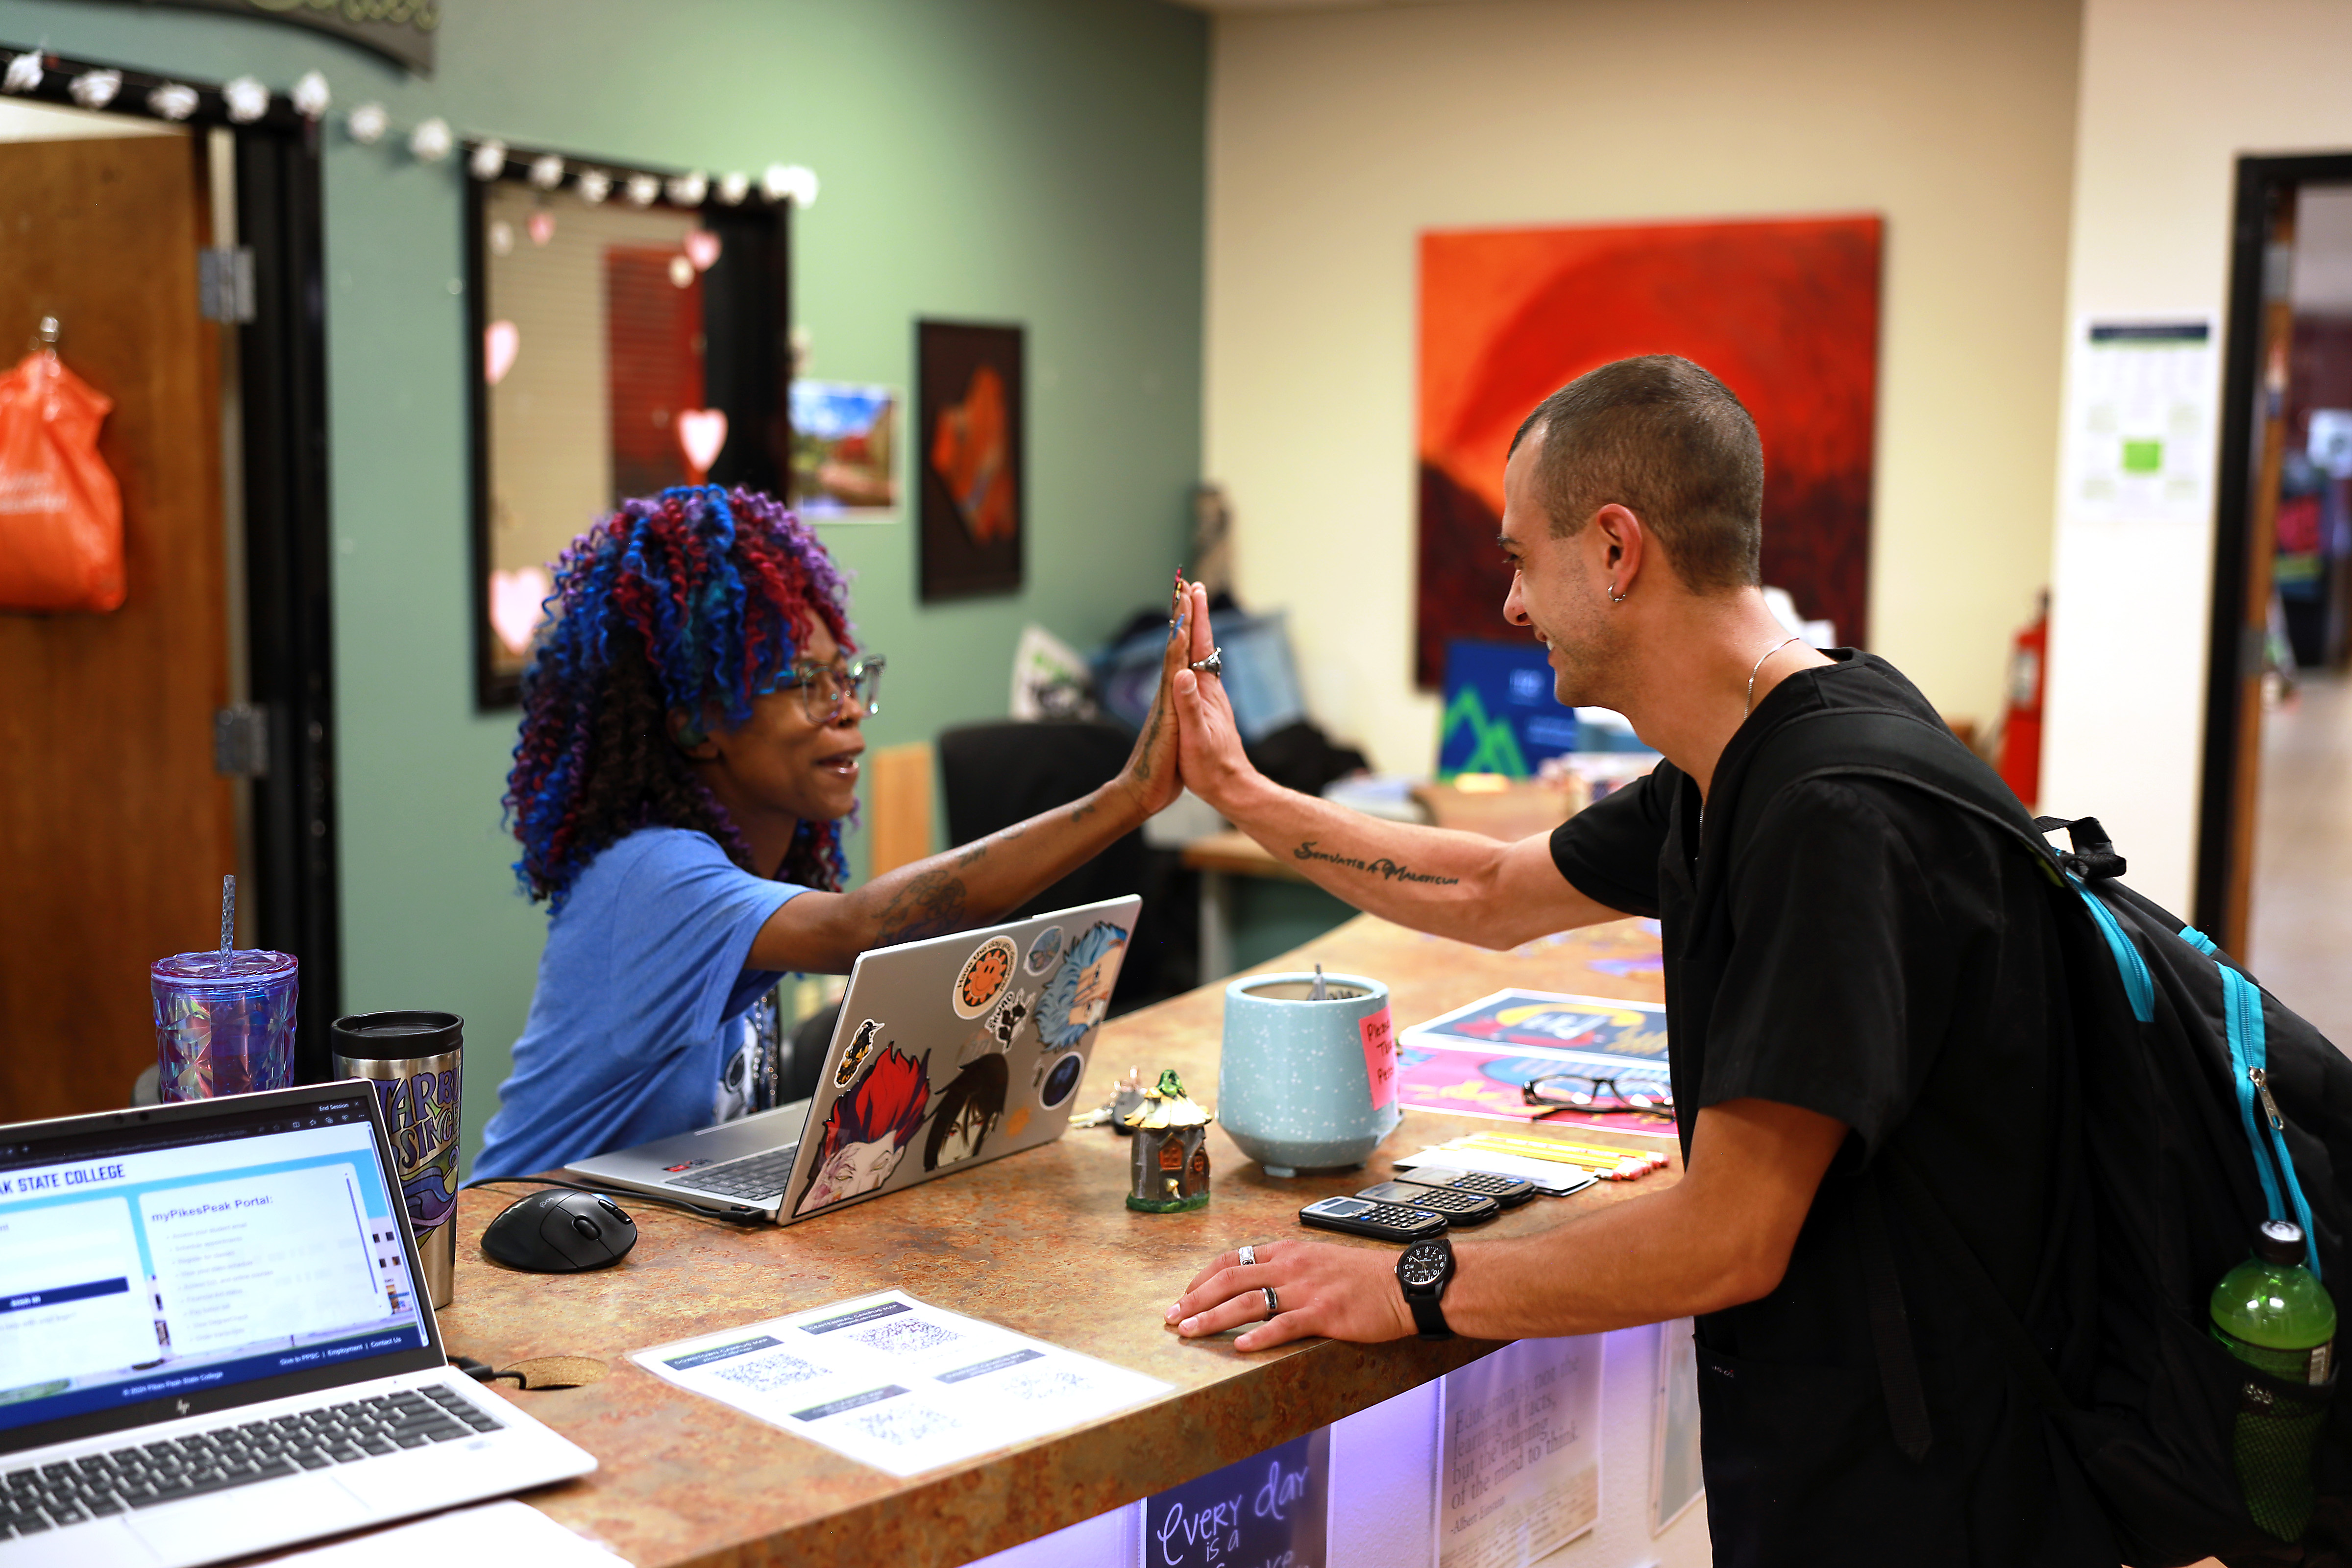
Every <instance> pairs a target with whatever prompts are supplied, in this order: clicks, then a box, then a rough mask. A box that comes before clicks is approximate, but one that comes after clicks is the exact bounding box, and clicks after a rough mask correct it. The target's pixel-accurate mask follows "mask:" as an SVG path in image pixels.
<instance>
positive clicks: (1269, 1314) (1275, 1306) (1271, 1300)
mask: <svg viewBox="0 0 2352 1568" xmlns="http://www.w3.org/2000/svg"><path fill="white" fill-rule="evenodd" d="M1260 1289H1263V1290H1264V1291H1265V1316H1266V1321H1268V1322H1272V1321H1274V1315H1275V1314H1276V1312H1279V1311H1281V1310H1282V1303H1281V1302H1280V1301H1279V1300H1276V1298H1275V1294H1274V1287H1273V1286H1271V1285H1265V1286H1261V1287H1260Z"/></svg>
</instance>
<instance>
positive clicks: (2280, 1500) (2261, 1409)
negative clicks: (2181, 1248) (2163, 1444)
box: [2212, 1219, 2336, 1541]
mask: <svg viewBox="0 0 2352 1568" xmlns="http://www.w3.org/2000/svg"><path fill="white" fill-rule="evenodd" d="M2303 1260H2304V1238H2303V1230H2302V1227H2301V1226H2293V1225H2289V1224H2287V1223H2286V1222H2285V1221H2284V1220H2275V1219H2273V1220H2265V1221H2263V1226H2262V1228H2261V1229H2260V1230H2259V1231H2258V1232H2256V1233H2255V1237H2254V1255H2253V1256H2252V1258H2248V1259H2246V1261H2244V1262H2243V1263H2241V1264H2239V1265H2238V1266H2237V1267H2236V1268H2232V1269H2231V1270H2230V1272H2228V1273H2227V1274H2224V1275H2223V1276H2221V1283H2220V1284H2219V1285H2216V1286H2214V1287H2213V1301H2212V1312H2213V1337H2214V1338H2215V1339H2217V1340H2219V1341H2221V1343H2222V1344H2223V1345H2224V1346H2225V1347H2227V1348H2228V1350H2229V1352H2230V1353H2231V1354H2232V1355H2234V1356H2236V1357H2237V1358H2238V1359H2239V1360H2240V1361H2242V1362H2244V1363H2246V1364H2247V1365H2249V1366H2252V1367H2259V1368H2260V1369H2261V1370H2262V1371H2263V1372H2266V1373H2270V1374H2271V1376H2273V1377H2275V1378H2280V1379H2283V1380H2284V1381H2286V1382H2288V1383H2293V1384H2300V1385H2302V1386H2303V1387H2304V1388H2305V1389H2308V1390H2309V1391H2310V1392H2309V1393H2308V1394H2281V1393H2279V1392H2277V1391H2275V1390H2273V1389H2271V1388H2269V1387H2267V1386H2265V1385H2263V1384H2255V1383H2248V1384H2246V1385H2245V1387H2244V1389H2243V1391H2242V1394H2241V1395H2240V1398H2239V1405H2238V1422H2237V1427H2236V1430H2235V1432H2234V1433H2233V1434H2232V1439H2233V1440H2232V1443H2231V1447H2232V1450H2233V1455H2234V1458H2236V1460H2237V1466H2238V1485H2239V1487H2240V1489H2242V1491H2243V1492H2244V1494H2245V1499H2246V1509H2247V1511H2248V1512H2250V1513H2252V1515H2253V1520H2254V1522H2255V1523H2256V1524H2259V1525H2261V1526H2262V1527H2263V1529H2264V1530H2266V1531H2269V1532H2270V1533H2271V1534H2273V1535H2275V1536H2277V1537H2278V1538H2279V1539H2280V1540H2281V1541H2294V1540H2298V1539H2300V1538H2301V1537H2302V1535H2303V1531H2304V1527H2305V1526H2306V1525H2308V1524H2309V1523H2310V1522H2311V1510H2312V1508H2313V1506H2314V1504H2315V1498H2314V1495H2313V1491H2312V1484H2311V1453H2312V1449H2313V1447H2315V1445H2316V1444H2317V1442H2318V1441H2319V1429H2320V1427H2321V1426H2322V1425H2324V1424H2325V1422H2326V1418H2327V1394H2328V1388H2329V1384H2330V1383H2331V1381H2332V1379H2333V1378H2334V1376H2335V1371H2336V1368H2335V1354H2336V1302H2335V1300H2333V1299H2332V1298H2330V1297H2329V1295H2328V1294H2327V1288H2326V1286H2324V1285H2322V1284H2320V1282H2319V1280H2318V1278H2317V1277H2316V1276H2315V1275H2314V1274H2313V1273H2312V1272H2311V1270H2310V1269H2308V1268H2305V1267H2304V1266H2303Z"/></svg>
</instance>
